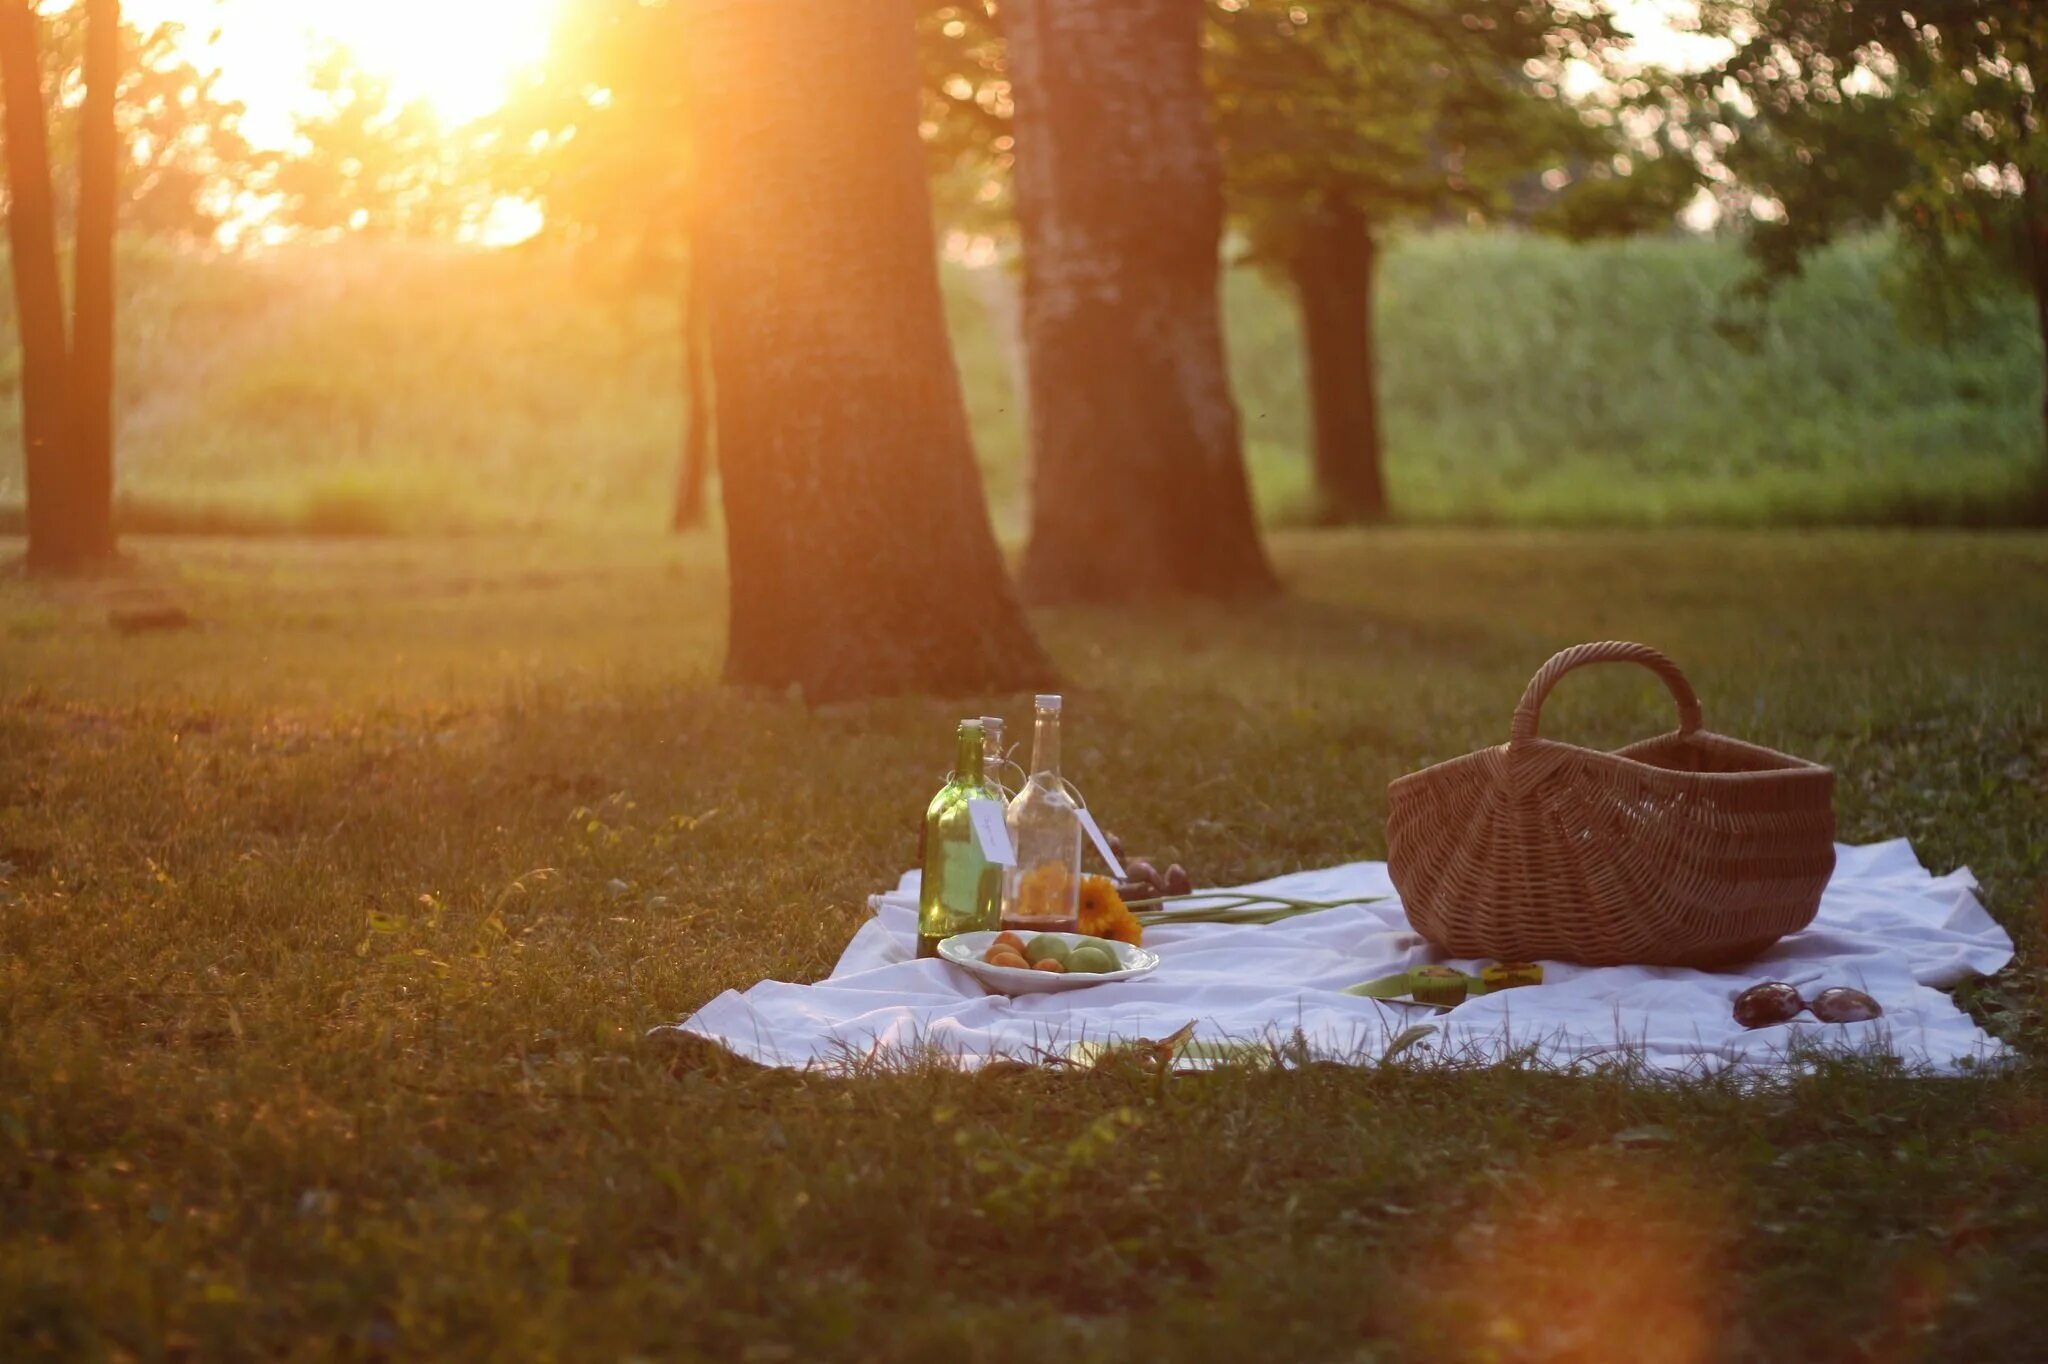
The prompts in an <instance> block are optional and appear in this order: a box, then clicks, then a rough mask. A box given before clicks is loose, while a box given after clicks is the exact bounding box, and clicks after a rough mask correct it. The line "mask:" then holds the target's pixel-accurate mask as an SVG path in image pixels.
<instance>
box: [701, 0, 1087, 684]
mask: <svg viewBox="0 0 2048 1364" xmlns="http://www.w3.org/2000/svg"><path fill="white" fill-rule="evenodd" d="M693 13H694V18H695V24H694V30H693V32H692V33H691V35H690V42H689V47H688V49H687V50H688V53H689V57H688V60H689V61H690V62H691V64H692V66H693V67H694V68H695V69H694V72H693V75H692V89H693V98H694V99H695V100H696V101H697V107H698V109H699V110H700V111H701V117H700V118H699V120H698V125H697V126H698V129H699V130H700V134H701V144H700V153H701V156H702V160H701V162H700V163H699V165H700V168H701V175H702V182H703V184H704V185H705V187H706V192H705V194H704V195H703V196H701V204H700V210H699V215H698V218H697V222H696V226H697V228H698V231H697V245H698V247H699V248H700V249H701V250H702V251H703V252H704V255H705V271H704V277H703V278H704V284H705V288H704V303H705V305H706V306H707V309H708V320H709V325H710V334H711V364H712V372H713V377H714V380H715V382H716V384H717V403H718V450H719V467H720V479H719V483H720V487H721V489H722V492H723V500H724V506H725V521H726V540H727V560H728V563H729V565H730V568H731V574H732V612H731V627H730V629H731V644H730V649H729V651H728V654H727V658H726V675H727V676H728V678H730V679H732V680H734V681H738V682H744V683H755V684H762V685H767V686H774V687H786V686H790V685H792V684H794V685H797V686H800V687H802V689H803V692H804V695H805V696H806V697H807V698H808V699H810V700H811V701H813V702H818V701H830V700H838V699H843V698H849V697H856V696H866V695H876V694H882V693H891V692H907V691H919V692H936V693H952V694H962V693H970V692H985V691H995V690H1008V689H1011V688H1017V687H1024V686H1030V685H1038V684H1041V683H1043V682H1044V681H1046V680H1047V678H1048V676H1049V674H1050V668H1049V666H1048V664H1047V662H1046V658H1045V655H1044V654H1043V652H1042V651H1041V650H1040V649H1039V646H1038V642H1037V640H1036V639H1035V638H1034V637H1033V635H1032V633H1031V627H1030V624H1029V622H1028V621H1027V620H1026V619H1025V617H1024V613H1023V611H1022V609H1021V608H1020V607H1019V605H1018V603H1017V598H1016V595H1015V594H1014V592H1013V591H1012V590H1011V587H1010V582H1009V578H1008V576H1007V574H1006V573H1005V571H1004V567H1003V560H1002V555H1001V552H1000V551H999V550H998V548H997V546H996V541H995V535H994V532H993V530H992V529H991V527H990V523H989V516H988V508H987V505H986V504H985V502H984V501H983V497H982V488H981V475H980V473H979V471H978V470H977V469H976V467H975V464H974V452H973V448H972V446H971V445H970V443H969V439H968V432H967V413H966V408H965V405H964V403H963V402H962V399H961V394H960V380H959V375H958V374H957V372H956V371H955V369H954V366H953V356H952V351H951V348H950V345H949V342H948V340H947V336H946V326H945V317H944V315H943V313H942V312H941V309H940V300H939V279H938V261H937V249H936V242H935V241H934V238H933V235H932V213H931V200H930V195H929V191H928V189H927V187H926V183H925V161H924V149H923V147H922V146H921V145H920V143H919V140H918V136H917V101H916V69H915V66H914V64H913V60H912V45H911V32H912V10H911V4H910V0H861V3H859V4H849V3H847V0H700V3H699V4H697V5H696V6H695V7H694V11H693Z"/></svg>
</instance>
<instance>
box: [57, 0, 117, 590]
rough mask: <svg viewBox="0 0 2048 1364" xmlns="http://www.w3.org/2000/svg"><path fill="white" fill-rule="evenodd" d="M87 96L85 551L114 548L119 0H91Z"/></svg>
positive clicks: (78, 495)
mask: <svg viewBox="0 0 2048 1364" xmlns="http://www.w3.org/2000/svg"><path fill="white" fill-rule="evenodd" d="M85 14H86V28H85V98H84V102H83V103H82V104H81V106H80V108H79V144H78V252H77V262H76V264H75V266H74V269H76V271H77V277H76V280H75V287H74V289H73V296H72V316H71V370H70V381H71V400H72V409H71V411H72V417H71V440H72V447H71V460H70V464H71V485H72V497H71V498H69V499H67V500H68V501H69V502H70V504H71V510H72V513H73V516H74V518H75V519H74V521H73V524H72V527H71V533H72V537H73V547H74V549H75V551H76V553H77V554H78V556H79V557H80V558H82V559H102V558H106V557H109V556H111V555H112V554H113V552H114V219H115V213H116V208H117V205H118V202H119V201H118V194H119V187H120V159H121V144H120V134H119V133H118V132H117V131H116V129H115V126H114V99H115V91H116V90H117V89H118V87H119V85H120V80H121V4H120V0H85Z"/></svg>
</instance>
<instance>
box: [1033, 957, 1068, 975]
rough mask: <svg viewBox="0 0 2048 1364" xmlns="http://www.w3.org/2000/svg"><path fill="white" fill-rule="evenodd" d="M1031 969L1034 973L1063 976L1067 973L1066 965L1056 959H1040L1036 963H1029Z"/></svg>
mask: <svg viewBox="0 0 2048 1364" xmlns="http://www.w3.org/2000/svg"><path fill="white" fill-rule="evenodd" d="M1031 969H1032V970H1034V971H1049V972H1051V973H1052V974H1053V975H1056V976H1063V975H1065V974H1066V973H1067V964H1066V963H1065V962H1063V961H1061V960H1060V959H1059V958H1058V957H1040V958H1039V959H1038V960H1037V961H1034V962H1032V963H1031Z"/></svg>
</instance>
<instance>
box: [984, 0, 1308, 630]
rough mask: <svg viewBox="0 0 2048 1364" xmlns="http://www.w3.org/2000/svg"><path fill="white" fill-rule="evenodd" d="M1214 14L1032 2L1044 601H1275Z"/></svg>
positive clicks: (1039, 595)
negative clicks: (1233, 330) (1231, 361)
mask: <svg viewBox="0 0 2048 1364" xmlns="http://www.w3.org/2000/svg"><path fill="white" fill-rule="evenodd" d="M1201 20H1202V6H1201V5H1199V4H1197V3H1195V0H1015V3H1013V4H1011V5H1009V6H1007V7H1006V22H1007V33H1008V39H1009V54H1010V72H1011V78H1012V80H1013V81H1014V82H1015V89H1016V104H1017V117H1016V138H1017V170H1016V192H1017V215H1018V221H1019V225H1020V227H1021V228H1022V232H1023V239H1024V266H1025V269H1024V333H1025V338H1026V341H1027V344H1028V347H1029V357H1030V420H1031V447H1032V479H1033V488H1032V507H1031V546H1030V550H1029V552H1028V553H1027V554H1026V556H1025V566H1024V584H1025V590H1026V591H1027V593H1028V594H1029V595H1031V596H1032V597H1034V598H1036V599H1040V600H1050V601H1066V600H1088V601H1093V600H1116V599H1122V598H1131V597H1140V596H1148V595H1153V594H1158V593H1173V592H1191V593H1200V594H1205V595H1212V596H1233V595H1239V594H1245V593H1255V592H1267V591H1271V590H1272V589H1273V588H1274V586H1275V583H1274V579H1273V573H1272V569H1271V567H1270V566H1269V565H1268V564H1267V562H1266V556H1265V551H1264V549H1263V548H1262V547H1261V545H1260V543H1259V537H1258V528H1257V525H1256V523H1255V521H1254V519H1253V515H1252V504H1251V492H1250V488H1249V486H1248V485H1247V482H1246V478H1245V470H1244V456H1243V451H1242V449H1241V447H1240V439H1239V430H1238V419H1237V408H1236V405H1235V403H1234V402H1233V400H1232V398H1231V394H1230V384H1229V377H1228V374H1227V372H1226V370H1225V367H1224V358H1223V329H1222V319H1221V309H1220V304H1219V300H1218V297H1217V290H1218V283H1219V279H1218V275H1219V266H1218V245H1219V241H1220V236H1221V232H1222V223H1223V194H1222V183H1221V181H1222V174H1221V163H1220V159H1219V157H1218V155H1217V151H1216V143H1215V138H1214V136H1213V134H1212V133H1211V131H1210V127H1209V122H1208V117H1207V95H1206V93H1205V91H1204V89H1203V86H1202V78H1201V65H1200V51H1199V48H1198V39H1199V33H1200V24H1201Z"/></svg>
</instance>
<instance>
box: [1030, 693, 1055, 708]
mask: <svg viewBox="0 0 2048 1364" xmlns="http://www.w3.org/2000/svg"><path fill="white" fill-rule="evenodd" d="M1034 704H1036V705H1037V707H1038V708H1039V709H1040V710H1058V709H1059V708H1060V698H1059V697H1057V696H1053V695H1050V694H1043V693H1042V694H1040V695H1039V696H1038V698H1037V699H1036V701H1035V703H1034Z"/></svg>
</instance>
